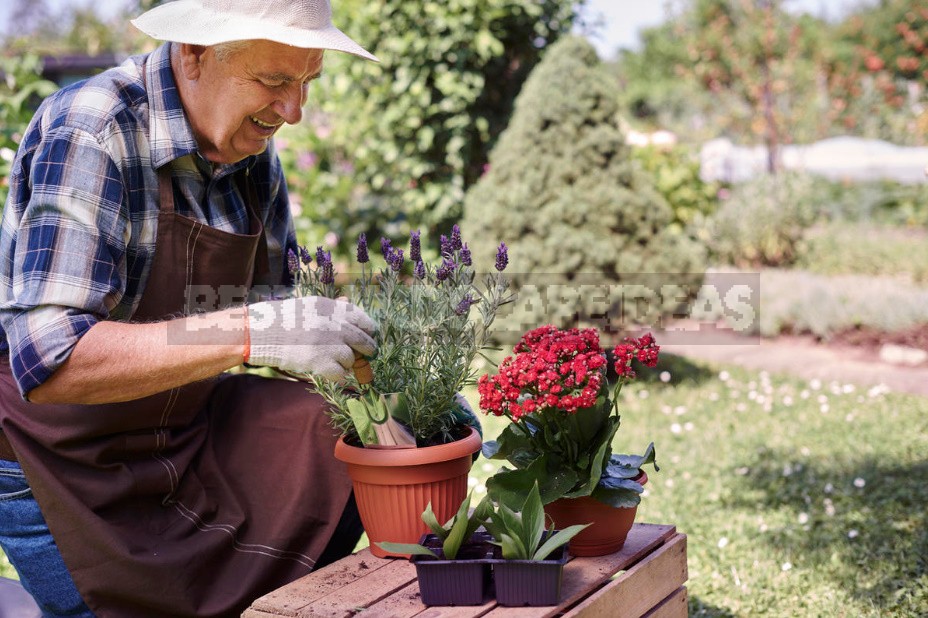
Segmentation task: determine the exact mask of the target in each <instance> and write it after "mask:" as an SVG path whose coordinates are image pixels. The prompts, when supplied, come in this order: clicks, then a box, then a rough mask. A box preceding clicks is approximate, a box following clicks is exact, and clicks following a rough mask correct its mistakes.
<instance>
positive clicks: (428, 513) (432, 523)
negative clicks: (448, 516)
mask: <svg viewBox="0 0 928 618" xmlns="http://www.w3.org/2000/svg"><path fill="white" fill-rule="evenodd" d="M422 521H424V522H425V525H426V526H428V527H429V530H431V531H432V533H433V534H434V535H435V536H437V537H438V538H439V539H441V540H442V541H444V540H445V538H447V536H448V530H447V529H446V528H445V527H444V526H442V525H441V524H440V523H438V518H437V517H435V512H434V511H433V510H432V503H431V502H429V503H428V504H427V505H426V507H425V510H424V511H423V512H422Z"/></svg>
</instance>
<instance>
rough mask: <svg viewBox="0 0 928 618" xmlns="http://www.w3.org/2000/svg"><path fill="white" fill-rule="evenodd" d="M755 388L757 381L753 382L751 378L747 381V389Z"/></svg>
mask: <svg viewBox="0 0 928 618" xmlns="http://www.w3.org/2000/svg"><path fill="white" fill-rule="evenodd" d="M755 388H757V382H755V381H754V380H751V381H750V382H748V390H752V391H753V390H754V389H755Z"/></svg>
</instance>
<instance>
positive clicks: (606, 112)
mask: <svg viewBox="0 0 928 618" xmlns="http://www.w3.org/2000/svg"><path fill="white" fill-rule="evenodd" d="M617 100H618V96H617V92H616V87H615V86H614V85H613V84H612V83H611V82H610V80H608V79H606V78H605V77H604V75H603V73H602V68H601V66H600V65H599V61H598V58H597V57H596V52H595V51H594V50H593V48H592V47H591V46H590V44H589V43H587V42H586V41H583V40H582V39H578V38H573V37H571V38H566V39H562V40H561V41H559V42H558V43H557V44H556V45H555V46H554V47H552V49H551V50H550V52H549V53H548V55H547V56H545V59H544V60H543V61H542V63H541V64H540V65H539V66H538V68H537V69H536V70H535V71H534V72H533V73H532V75H531V76H530V77H529V79H528V81H527V82H526V84H525V88H524V89H523V91H522V93H521V94H520V95H519V97H518V99H517V100H516V104H515V112H514V114H513V118H512V122H511V124H510V126H509V128H507V130H506V131H505V133H503V135H502V136H501V137H500V140H499V142H498V144H497V146H496V148H495V149H494V150H493V152H492V153H491V157H490V168H489V170H488V172H487V173H486V175H484V176H483V177H482V178H481V180H480V182H478V183H477V184H476V185H475V186H474V188H473V189H472V190H471V191H470V192H468V195H467V198H466V201H465V208H464V219H463V224H462V225H463V227H464V228H465V232H466V233H467V235H468V237H470V238H474V239H475V241H474V243H473V244H474V251H475V253H476V252H477V251H491V250H492V243H493V242H495V241H496V239H499V238H505V239H507V243H508V244H509V245H510V255H511V259H512V268H511V269H510V271H509V272H510V273H511V275H510V279H511V281H512V283H513V286H514V287H515V288H521V289H522V291H523V292H526V291H527V289H528V286H529V285H530V284H537V283H543V284H545V286H544V287H542V288H539V289H538V291H539V297H535V296H534V294H533V293H524V294H523V296H522V298H520V300H519V301H517V302H516V303H515V305H516V312H515V313H517V314H518V315H515V314H514V315H512V316H510V317H511V318H512V320H519V322H518V324H516V323H513V324H512V326H513V327H514V331H515V332H519V333H521V332H522V331H523V330H524V327H525V326H535V325H537V324H541V323H545V322H548V323H554V324H556V325H557V326H561V327H566V326H572V325H576V324H577V323H578V322H586V321H587V320H588V319H590V318H592V317H593V316H596V315H601V314H603V312H604V311H605V313H606V314H607V315H605V319H606V320H607V322H608V323H609V324H611V325H612V326H623V325H624V324H625V322H626V321H627V320H626V318H623V317H622V316H621V315H616V311H615V310H616V307H615V306H611V305H610V306H603V304H602V302H601V301H602V299H601V298H600V299H596V298H593V297H592V296H591V295H588V294H585V293H583V289H582V288H580V287H579V284H581V283H583V282H588V283H595V284H596V285H602V284H611V283H614V284H619V283H621V282H623V281H626V280H627V279H628V278H629V275H630V274H639V273H696V274H691V275H689V276H687V277H684V278H685V279H686V281H687V282H692V281H697V282H698V281H699V280H700V279H701V276H702V270H703V267H704V264H703V257H704V256H703V250H702V248H701V247H700V246H699V245H698V244H697V243H696V242H695V241H693V240H692V239H690V238H688V237H686V236H684V235H681V234H678V233H674V232H673V231H672V230H670V229H669V226H670V224H671V223H672V222H673V219H674V214H673V211H672V209H671V208H670V206H668V205H667V202H666V200H664V199H663V198H662V197H661V195H660V194H659V193H658V192H657V191H655V189H654V187H653V186H652V184H651V183H650V182H649V179H648V177H647V175H646V174H644V173H643V172H642V170H641V169H640V168H639V166H638V165H636V164H634V162H633V161H632V160H631V158H630V154H629V148H628V146H626V145H625V142H624V136H623V134H622V131H621V129H620V122H619V118H618V116H617V111H618V109H617ZM675 283H678V281H675ZM555 289H558V290H562V291H563V290H565V289H572V290H573V293H572V294H570V297H569V298H564V297H563V296H558V297H556V298H554V297H550V294H551V290H555ZM648 289H649V290H651V291H653V292H654V293H651V294H650V296H649V297H648V298H647V299H644V301H645V304H646V305H647V306H646V307H645V309H644V310H643V312H642V314H641V315H639V317H640V318H642V319H644V320H645V321H650V320H653V319H655V318H657V317H658V316H660V315H662V314H666V313H668V312H671V311H674V310H675V309H676V308H677V306H676V305H677V303H676V301H675V300H668V299H662V298H660V297H659V296H660V295H659V292H658V290H659V286H654V287H649V288H648ZM611 300H612V299H610V301H611ZM520 326H522V327H523V328H519V327H520Z"/></svg>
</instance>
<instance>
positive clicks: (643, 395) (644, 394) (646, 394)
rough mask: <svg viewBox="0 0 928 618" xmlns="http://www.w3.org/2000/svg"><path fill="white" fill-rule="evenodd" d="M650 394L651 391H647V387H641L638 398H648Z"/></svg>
mask: <svg viewBox="0 0 928 618" xmlns="http://www.w3.org/2000/svg"><path fill="white" fill-rule="evenodd" d="M650 395H651V393H649V392H648V391H646V390H645V389H641V390H640V391H638V398H639V399H647V398H648V397H649V396H650Z"/></svg>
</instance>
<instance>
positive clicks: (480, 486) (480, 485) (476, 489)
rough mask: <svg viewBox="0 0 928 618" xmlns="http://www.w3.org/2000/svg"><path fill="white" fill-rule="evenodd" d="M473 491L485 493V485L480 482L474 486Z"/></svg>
mask: <svg viewBox="0 0 928 618" xmlns="http://www.w3.org/2000/svg"><path fill="white" fill-rule="evenodd" d="M474 493H475V494H485V493H487V486H486V485H484V484H483V483H480V484H479V485H477V486H476V487H474Z"/></svg>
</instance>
